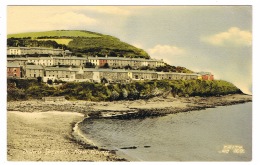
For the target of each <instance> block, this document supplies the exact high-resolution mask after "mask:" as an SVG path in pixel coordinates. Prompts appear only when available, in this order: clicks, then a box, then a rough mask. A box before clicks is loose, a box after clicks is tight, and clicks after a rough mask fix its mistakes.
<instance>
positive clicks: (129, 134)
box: [80, 102, 252, 161]
mask: <svg viewBox="0 0 260 165" xmlns="http://www.w3.org/2000/svg"><path fill="white" fill-rule="evenodd" d="M80 128H81V130H82V131H83V133H84V136H86V137H87V138H88V139H90V140H91V141H93V142H94V143H95V144H96V145H97V146H98V147H100V148H104V149H109V150H116V154H118V155H119V156H121V157H124V158H126V159H127V160H129V161H250V160H251V159H252V103H251V102H250V103H244V104H236V105H231V106H219V107H216V108H208V109H205V110H199V111H190V112H183V113H177V114H169V115H167V116H162V117H154V118H145V119H131V120H119V119H88V120H85V121H84V122H83V123H82V125H81V127H80Z"/></svg>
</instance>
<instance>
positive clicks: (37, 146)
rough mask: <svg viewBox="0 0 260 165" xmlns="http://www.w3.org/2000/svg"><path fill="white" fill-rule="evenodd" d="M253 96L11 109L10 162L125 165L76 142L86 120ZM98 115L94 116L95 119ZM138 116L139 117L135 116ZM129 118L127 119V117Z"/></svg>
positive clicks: (35, 103) (32, 103)
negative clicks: (115, 163) (112, 163)
mask: <svg viewBox="0 0 260 165" xmlns="http://www.w3.org/2000/svg"><path fill="white" fill-rule="evenodd" d="M251 101H252V96H249V95H238V94H236V95H227V96H221V97H188V98H174V97H171V96H169V97H166V98H162V97H160V98H152V99H149V100H136V101H114V102H90V101H65V102H44V101H42V100H29V101H13V102H8V104H7V110H8V112H7V120H8V123H7V127H8V131H7V133H8V140H7V142H8V146H7V149H8V151H7V154H8V160H9V161H121V160H123V159H120V158H119V157H117V156H116V155H115V154H114V153H111V152H108V151H103V150H100V149H95V148H88V147H86V146H84V145H82V144H79V143H77V142H75V136H73V135H72V134H73V128H74V126H75V123H77V122H79V121H82V120H83V119H84V117H87V116H88V117H93V116H94V117H113V116H115V117H118V116H124V117H123V118H121V119H129V118H132V117H149V116H160V115H166V114H170V113H178V112H186V111H191V110H201V109H205V108H208V107H215V106H225V105H232V104H238V103H245V102H251ZM93 114H94V115H93ZM132 114H137V115H132ZM125 116H126V117H125Z"/></svg>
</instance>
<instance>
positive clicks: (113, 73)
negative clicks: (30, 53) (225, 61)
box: [24, 65, 202, 83]
mask: <svg viewBox="0 0 260 165" xmlns="http://www.w3.org/2000/svg"><path fill="white" fill-rule="evenodd" d="M24 77H25V78H37V77H42V78H43V81H44V82H47V81H48V80H52V81H55V80H62V81H66V82H84V81H89V82H102V81H105V82H108V83H123V82H131V81H140V80H162V79H173V80H179V79H183V80H190V79H202V75H201V74H198V73H189V74H188V73H176V72H155V71H150V70H130V69H101V68H83V67H80V68H72V67H69V68H68V67H43V66H40V65H27V66H26V67H25V74H24Z"/></svg>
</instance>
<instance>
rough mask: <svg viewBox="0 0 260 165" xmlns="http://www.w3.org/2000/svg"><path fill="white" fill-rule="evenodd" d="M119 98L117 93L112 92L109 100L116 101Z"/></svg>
mask: <svg viewBox="0 0 260 165" xmlns="http://www.w3.org/2000/svg"><path fill="white" fill-rule="evenodd" d="M118 97H119V93H118V92H117V91H113V92H112V93H111V95H110V99H111V100H116V99H118Z"/></svg>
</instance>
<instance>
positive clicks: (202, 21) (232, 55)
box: [7, 6, 252, 94]
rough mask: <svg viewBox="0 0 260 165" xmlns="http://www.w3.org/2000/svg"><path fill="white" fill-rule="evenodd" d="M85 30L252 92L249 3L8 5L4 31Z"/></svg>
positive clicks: (10, 32) (250, 10)
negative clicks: (192, 4) (106, 36)
mask: <svg viewBox="0 0 260 165" xmlns="http://www.w3.org/2000/svg"><path fill="white" fill-rule="evenodd" d="M48 30H88V31H94V32H98V33H103V34H108V35H112V36H115V37H117V38H119V39H120V40H121V41H124V42H127V43H130V44H132V45H134V46H136V47H139V48H142V49H144V50H145V51H147V52H148V54H149V55H150V56H151V57H152V58H156V59H164V61H165V62H167V63H168V64H171V65H174V66H183V67H186V68H188V69H191V70H193V71H195V72H199V71H209V72H211V73H212V74H214V76H215V79H221V80H226V81H229V82H231V83H233V84H235V85H236V86H237V87H239V88H240V89H241V90H242V91H243V92H245V93H247V94H252V7H251V6H8V7H7V34H13V33H21V32H37V31H48Z"/></svg>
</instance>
